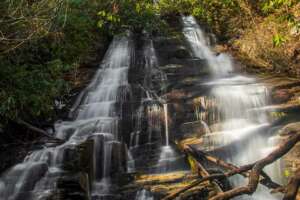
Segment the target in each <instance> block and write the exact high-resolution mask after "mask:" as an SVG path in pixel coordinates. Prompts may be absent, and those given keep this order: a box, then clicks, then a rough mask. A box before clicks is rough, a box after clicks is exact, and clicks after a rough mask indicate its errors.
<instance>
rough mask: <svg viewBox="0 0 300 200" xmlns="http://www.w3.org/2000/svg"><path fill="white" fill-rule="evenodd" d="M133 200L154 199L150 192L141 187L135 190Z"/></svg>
mask: <svg viewBox="0 0 300 200" xmlns="http://www.w3.org/2000/svg"><path fill="white" fill-rule="evenodd" d="M135 200H154V198H153V196H152V195H151V193H150V192H148V191H147V190H145V189H143V190H140V191H138V192H137V194H136V197H135Z"/></svg>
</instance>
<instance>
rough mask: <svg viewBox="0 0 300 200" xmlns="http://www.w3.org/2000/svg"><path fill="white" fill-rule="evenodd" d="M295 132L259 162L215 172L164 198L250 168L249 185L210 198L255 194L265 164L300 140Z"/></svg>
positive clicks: (291, 192) (220, 198)
mask: <svg viewBox="0 0 300 200" xmlns="http://www.w3.org/2000/svg"><path fill="white" fill-rule="evenodd" d="M293 133H294V135H291V136H290V137H289V138H288V139H287V140H285V141H284V142H282V143H281V144H280V145H279V147H278V148H276V149H275V150H274V151H273V152H271V153H270V154H269V155H268V156H266V157H265V158H263V159H261V160H258V161H257V162H254V163H251V164H248V165H244V166H241V167H239V168H235V169H232V170H231V171H229V172H226V173H225V174H213V175H210V176H207V177H204V178H202V179H200V180H197V181H194V182H193V183H191V184H190V185H188V186H186V187H184V188H182V189H181V190H178V191H176V192H175V193H172V194H170V195H168V196H167V197H165V198H163V200H171V199H174V198H176V197H177V196H178V195H180V193H183V192H185V191H187V190H189V189H191V188H193V187H195V186H197V185H198V184H200V183H202V182H204V181H211V180H215V179H218V178H224V177H230V176H233V175H236V174H243V173H245V172H247V171H249V170H251V172H250V174H249V183H248V185H247V186H242V187H238V188H233V189H232V190H229V191H226V192H222V193H219V194H217V195H216V196H214V197H212V198H211V199H210V200H226V199H231V198H233V197H236V196H240V195H243V194H250V195H251V194H253V193H254V192H255V191H256V189H257V186H258V183H259V179H260V178H259V177H260V175H261V173H263V168H264V167H265V166H267V165H269V164H271V163H273V162H275V161H276V160H278V159H279V158H281V157H282V156H284V155H285V154H286V153H288V152H289V151H290V150H291V149H292V148H293V147H294V146H295V145H296V144H297V143H298V142H299V141H300V133H297V132H293ZM297 180H298V179H296V180H295V179H294V180H293V181H290V183H291V184H292V185H293V188H294V189H293V190H292V189H289V190H290V192H287V193H289V194H292V195H294V194H295V193H296V192H295V191H297V190H298V188H299V182H298V181H297ZM295 188H297V189H295ZM288 198H289V197H287V199H284V200H290V199H288Z"/></svg>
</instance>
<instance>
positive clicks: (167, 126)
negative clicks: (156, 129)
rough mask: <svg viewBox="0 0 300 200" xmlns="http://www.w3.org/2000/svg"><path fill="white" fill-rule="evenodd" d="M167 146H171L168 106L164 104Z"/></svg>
mask: <svg viewBox="0 0 300 200" xmlns="http://www.w3.org/2000/svg"><path fill="white" fill-rule="evenodd" d="M164 116H165V117H164V119H165V137H166V139H165V140H166V146H169V125H168V104H166V103H165V104H164Z"/></svg>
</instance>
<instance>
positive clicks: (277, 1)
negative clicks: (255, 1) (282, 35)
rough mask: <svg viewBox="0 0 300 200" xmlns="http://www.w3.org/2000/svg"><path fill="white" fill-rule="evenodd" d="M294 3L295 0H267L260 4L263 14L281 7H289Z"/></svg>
mask: <svg viewBox="0 0 300 200" xmlns="http://www.w3.org/2000/svg"><path fill="white" fill-rule="evenodd" d="M294 3H296V1H295V0H268V1H265V2H263V3H262V4H261V9H262V11H263V12H264V13H265V14H268V13H272V12H274V11H275V10H277V9H280V8H282V7H287V8H289V7H291V6H292V5H293V4H294Z"/></svg>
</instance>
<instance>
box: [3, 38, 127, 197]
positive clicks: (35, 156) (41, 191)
mask: <svg viewBox="0 0 300 200" xmlns="http://www.w3.org/2000/svg"><path fill="white" fill-rule="evenodd" d="M131 43H132V42H131V40H130V38H129V37H126V36H122V37H116V38H115V39H114V40H113V42H112V44H111V45H110V47H109V50H108V52H107V54H106V56H105V58H104V60H103V62H102V64H101V68H100V69H99V70H98V72H97V73H96V75H95V77H94V79H93V81H92V82H91V84H90V85H89V86H88V87H87V88H86V90H85V95H80V97H82V98H83V99H79V100H78V101H77V102H81V103H77V104H75V106H78V105H79V108H78V109H77V117H76V119H75V120H74V121H71V122H59V123H57V124H56V125H55V127H56V133H55V136H56V137H57V138H60V139H63V140H65V141H66V142H65V143H64V144H62V145H59V146H57V147H49V148H45V149H42V150H38V151H34V152H32V153H31V154H30V155H28V156H27V157H26V158H25V160H24V162H23V163H21V164H18V165H16V166H14V167H13V168H11V169H10V170H9V171H8V172H7V173H5V174H4V176H2V177H1V179H0V199H3V200H4V199H5V200H17V199H25V198H26V199H44V198H47V196H48V195H50V194H51V191H52V190H54V189H55V187H56V182H57V180H58V178H59V177H61V176H62V175H64V174H65V173H66V171H65V170H64V168H63V165H64V162H65V159H67V157H66V156H65V155H66V154H68V152H67V151H68V150H69V149H72V148H75V147H76V146H78V145H79V144H81V143H83V142H85V141H86V140H87V139H92V140H93V141H94V153H93V154H94V155H93V164H94V167H93V175H92V176H93V177H92V180H91V182H92V186H91V190H92V195H93V194H94V195H99V196H101V195H106V194H107V193H108V192H109V191H108V189H109V182H110V168H111V161H112V160H111V159H112V153H113V151H114V150H115V148H114V147H116V146H118V145H120V142H119V138H120V136H119V135H118V121H119V117H118V113H117V110H116V109H115V108H116V104H117V103H118V102H122V101H123V100H124V98H126V96H127V94H126V93H127V92H128V90H129V85H128V80H127V74H128V69H129V66H130V64H131V57H132V52H133V48H132V44H131ZM80 97H79V98H80ZM73 110H75V109H73ZM25 192H26V193H30V195H29V197H28V195H25V194H24V193H25Z"/></svg>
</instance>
